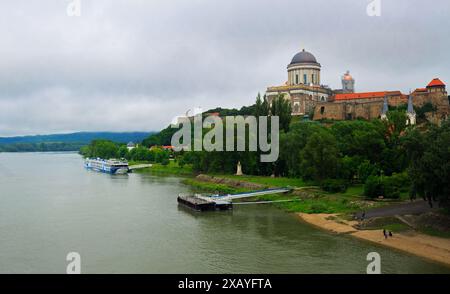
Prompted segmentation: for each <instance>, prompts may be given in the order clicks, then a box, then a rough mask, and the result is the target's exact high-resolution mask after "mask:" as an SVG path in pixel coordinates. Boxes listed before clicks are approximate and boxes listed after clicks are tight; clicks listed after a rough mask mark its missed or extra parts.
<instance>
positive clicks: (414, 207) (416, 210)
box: [356, 200, 439, 219]
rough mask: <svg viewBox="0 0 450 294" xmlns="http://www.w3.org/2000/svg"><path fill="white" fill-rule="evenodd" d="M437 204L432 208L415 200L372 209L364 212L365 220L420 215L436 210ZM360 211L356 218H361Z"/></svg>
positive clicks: (423, 202) (426, 203)
mask: <svg viewBox="0 0 450 294" xmlns="http://www.w3.org/2000/svg"><path fill="white" fill-rule="evenodd" d="M438 207H439V206H438V203H437V202H433V208H431V207H430V205H429V204H428V202H427V201H423V200H416V201H414V202H405V203H399V204H393V205H388V206H384V207H379V208H374V209H370V210H367V211H366V216H365V218H366V219H368V218H373V217H382V216H396V215H405V214H422V213H426V212H429V211H432V210H433V209H436V208H438ZM361 215H362V211H360V212H358V213H356V216H357V217H358V219H359V218H361Z"/></svg>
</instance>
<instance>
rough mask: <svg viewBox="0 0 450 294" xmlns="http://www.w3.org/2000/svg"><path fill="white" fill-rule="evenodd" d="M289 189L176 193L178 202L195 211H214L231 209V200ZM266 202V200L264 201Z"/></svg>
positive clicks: (282, 191)
mask: <svg viewBox="0 0 450 294" xmlns="http://www.w3.org/2000/svg"><path fill="white" fill-rule="evenodd" d="M289 191H291V189H290V188H274V189H265V190H259V191H253V192H244V193H237V194H228V195H209V196H205V195H201V194H194V195H182V194H180V195H178V199H177V200H178V203H180V204H183V205H185V206H188V207H190V208H192V209H194V210H197V211H214V210H229V209H233V202H232V201H233V200H235V199H241V198H248V197H255V196H261V195H268V194H278V193H287V192H289ZM266 203H268V202H266Z"/></svg>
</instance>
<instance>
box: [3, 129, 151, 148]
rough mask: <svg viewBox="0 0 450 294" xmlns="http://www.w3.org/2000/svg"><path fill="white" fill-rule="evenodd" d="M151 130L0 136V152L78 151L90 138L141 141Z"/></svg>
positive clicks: (120, 141) (124, 141) (119, 141)
mask: <svg viewBox="0 0 450 294" xmlns="http://www.w3.org/2000/svg"><path fill="white" fill-rule="evenodd" d="M152 134H153V132H123V133H115V132H78V133H71V134H53V135H36V136H20V137H0V152H49V151H78V150H80V148H81V147H83V146H86V145H88V144H89V143H90V142H91V141H92V140H97V139H103V140H111V141H113V142H117V143H128V142H130V141H132V142H135V143H141V142H142V141H143V140H144V139H145V138H147V137H149V136H150V135H152Z"/></svg>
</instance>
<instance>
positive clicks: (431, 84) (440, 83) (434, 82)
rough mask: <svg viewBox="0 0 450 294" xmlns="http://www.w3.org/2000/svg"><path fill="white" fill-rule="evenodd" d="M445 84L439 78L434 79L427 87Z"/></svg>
mask: <svg viewBox="0 0 450 294" xmlns="http://www.w3.org/2000/svg"><path fill="white" fill-rule="evenodd" d="M436 86H445V84H444V83H443V82H442V81H441V80H440V79H438V78H435V79H433V80H432V81H431V82H430V83H429V84H428V85H427V87H436Z"/></svg>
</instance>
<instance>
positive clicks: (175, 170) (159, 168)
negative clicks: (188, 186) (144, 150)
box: [138, 160, 194, 176]
mask: <svg viewBox="0 0 450 294" xmlns="http://www.w3.org/2000/svg"><path fill="white" fill-rule="evenodd" d="M138 172H152V173H159V174H172V175H182V176H189V175H193V173H194V172H193V170H192V165H189V164H186V165H184V166H183V167H180V166H179V165H178V163H176V162H174V161H173V160H171V161H170V162H169V164H168V165H162V164H160V163H154V164H153V165H152V167H149V168H145V169H142V170H138Z"/></svg>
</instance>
